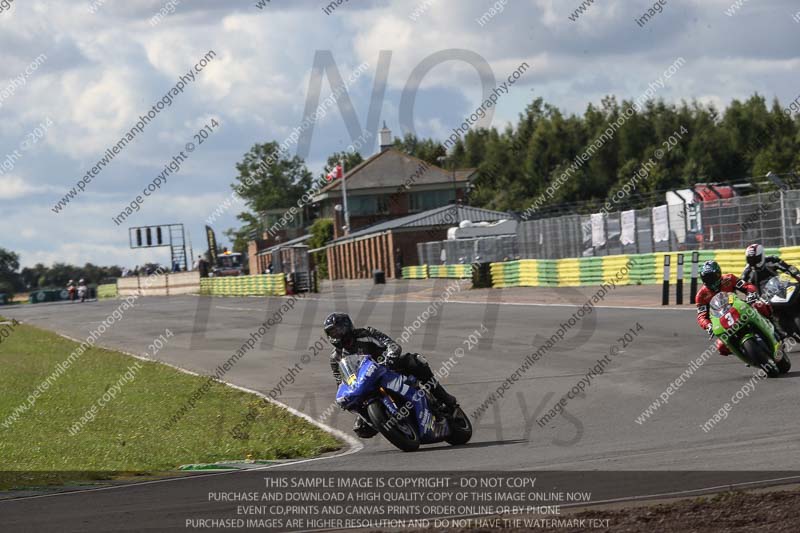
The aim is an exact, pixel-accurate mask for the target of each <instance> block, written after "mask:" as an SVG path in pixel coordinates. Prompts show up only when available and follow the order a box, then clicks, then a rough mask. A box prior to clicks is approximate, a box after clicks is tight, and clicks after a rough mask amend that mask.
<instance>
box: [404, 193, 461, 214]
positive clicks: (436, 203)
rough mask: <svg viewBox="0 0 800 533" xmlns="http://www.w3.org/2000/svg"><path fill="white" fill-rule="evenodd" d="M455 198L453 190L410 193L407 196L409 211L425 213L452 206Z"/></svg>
mask: <svg viewBox="0 0 800 533" xmlns="http://www.w3.org/2000/svg"><path fill="white" fill-rule="evenodd" d="M455 197H456V193H455V191H454V190H453V189H445V190H440V191H419V192H412V193H411V194H410V195H409V211H412V212H416V211H427V210H428V209H434V208H436V207H442V206H443V205H448V204H452V203H453V201H454V200H455Z"/></svg>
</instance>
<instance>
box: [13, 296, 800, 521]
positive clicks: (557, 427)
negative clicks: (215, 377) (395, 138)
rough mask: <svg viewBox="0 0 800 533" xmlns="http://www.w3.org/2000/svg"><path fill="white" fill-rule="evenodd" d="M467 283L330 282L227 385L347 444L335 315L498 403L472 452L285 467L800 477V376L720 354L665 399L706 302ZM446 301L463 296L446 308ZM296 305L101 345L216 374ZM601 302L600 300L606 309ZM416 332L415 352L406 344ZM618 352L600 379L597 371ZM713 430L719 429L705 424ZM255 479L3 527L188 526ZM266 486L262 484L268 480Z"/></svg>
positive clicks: (153, 304) (621, 490)
mask: <svg viewBox="0 0 800 533" xmlns="http://www.w3.org/2000/svg"><path fill="white" fill-rule="evenodd" d="M468 286H469V284H468V283H467V282H463V283H461V284H460V285H459V284H458V282H457V281H455V280H437V281H435V282H434V281H430V280H424V281H422V280H421V281H390V282H389V284H388V285H386V286H378V287H377V288H376V287H373V286H370V285H367V284H365V283H356V282H345V283H337V284H335V285H333V286H331V285H330V284H326V285H325V287H324V291H323V293H321V294H317V295H311V296H307V297H302V298H299V299H298V300H297V301H296V303H295V304H294V308H293V309H290V310H288V311H286V312H285V314H283V315H282V319H281V321H280V324H279V325H277V326H275V327H272V328H270V330H269V331H268V332H267V334H266V335H265V336H264V337H263V338H262V339H261V340H260V341H259V343H258V344H257V345H256V348H255V349H254V350H253V351H251V352H250V353H248V354H247V355H246V356H245V357H243V358H242V359H241V360H240V361H239V362H238V364H236V365H235V366H234V367H233V368H232V369H231V370H230V371H229V372H228V373H227V374H226V375H225V377H224V378H223V379H224V380H225V381H228V382H230V383H233V384H236V385H238V386H241V387H246V388H248V389H253V390H256V391H259V392H261V393H264V394H270V392H272V395H274V397H275V398H276V399H277V400H278V401H280V402H283V403H285V404H287V405H289V406H291V407H293V408H295V409H297V410H299V411H301V412H304V413H306V414H308V415H310V416H311V417H313V418H315V419H317V420H319V419H320V418H321V417H322V418H324V421H325V423H326V424H329V425H331V426H333V427H335V428H338V429H340V430H342V431H347V432H349V431H350V427H351V425H352V420H353V417H352V415H350V414H348V413H344V412H341V411H339V410H338V409H328V408H329V407H330V406H331V402H332V401H333V399H334V389H335V387H334V382H333V378H332V377H331V373H330V367H329V364H328V353H329V349H328V348H327V346H326V347H324V348H323V349H322V350H319V349H316V348H314V344H315V342H316V341H319V340H320V338H321V334H322V331H321V328H320V324H321V322H322V320H323V319H324V317H325V316H326V315H327V314H328V313H329V312H332V311H334V310H337V311H345V312H349V313H350V314H351V316H352V317H353V319H354V321H355V322H356V323H357V324H361V325H370V326H373V327H375V328H378V329H380V330H382V331H384V332H386V333H388V334H389V335H391V336H392V337H394V338H395V339H396V340H398V342H400V343H401V344H402V345H403V349H404V350H405V351H413V352H419V353H422V354H424V355H425V357H426V358H427V360H428V361H429V363H430V364H431V367H432V368H433V369H434V370H435V371H436V370H439V369H440V368H446V369H447V371H446V372H445V373H446V377H444V378H443V380H442V381H443V383H444V384H445V385H446V387H447V388H448V390H449V391H450V392H451V393H453V394H454V395H456V396H457V397H458V399H459V401H460V403H461V405H462V407H463V408H464V410H465V411H466V412H467V413H468V414H469V415H470V416H471V417H472V416H473V414H474V413H476V410H479V409H480V408H481V406H482V405H484V406H485V407H484V409H483V413H482V415H481V416H480V417H479V419H478V420H473V424H474V426H475V431H474V435H473V438H472V441H471V442H470V443H469V444H468V445H466V446H461V447H451V446H449V445H446V444H441V445H434V446H427V447H423V448H421V449H420V451H419V452H416V453H413V454H407V453H402V452H399V451H398V450H396V449H394V448H393V447H392V446H391V445H390V444H389V443H388V442H386V441H385V440H384V439H383V438H382V437H380V436H378V437H375V438H373V439H370V440H368V441H364V448H363V449H361V450H358V451H356V452H355V453H350V454H347V455H343V456H332V457H325V458H321V459H319V460H312V461H309V462H302V463H295V464H293V465H287V466H285V467H280V466H279V467H271V468H278V469H287V468H288V469H291V470H292V471H299V470H309V471H320V470H330V471H345V472H354V471H392V472H407V471H410V470H415V471H450V472H453V471H464V470H474V471H495V472H501V471H502V472H505V471H523V470H524V471H536V472H539V473H542V475H545V476H546V475H547V473H546V471H548V472H550V474H549V478H547V479H550V480H551V481H552V483H554V484H558V483H559V482H561V483H562V484H568V485H573V486H574V488H575V489H576V490H577V489H580V490H585V491H592V493H593V496H592V501H599V500H607V499H615V498H625V497H632V496H646V495H648V496H649V495H663V494H667V493H686V494H690V493H689V492H685V491H692V490H702V489H707V488H711V487H716V488H717V490H718V489H719V487H720V486H734V485H735V484H736V483H737V482H752V483H754V484H758V482H761V481H765V482H766V484H769V483H777V482H778V480H780V482H786V481H788V480H796V479H800V471H796V470H797V466H798V465H800V439H799V438H798V437H800V429H798V427H797V424H796V422H797V421H798V415H797V390H798V387H799V386H800V379H799V378H800V371H791V372H790V373H789V374H787V375H785V376H782V377H780V378H777V379H768V380H767V379H763V380H758V379H754V378H753V374H754V372H753V369H751V368H747V367H745V365H743V364H742V363H741V362H740V361H738V360H737V359H735V358H733V357H722V356H720V355H718V354H717V353H716V352H714V353H713V354H712V355H711V356H710V357H708V358H707V359H706V360H705V362H704V363H702V364H701V365H700V366H697V365H696V364H695V365H693V366H694V367H695V368H697V370H692V371H691V372H692V373H691V376H690V377H686V379H685V380H683V382H682V383H681V384H680V385H679V386H675V385H673V387H672V389H670V390H671V391H672V392H667V388H668V387H669V386H670V384H672V383H673V382H674V381H675V380H676V378H678V377H679V376H680V375H681V374H682V373H683V372H685V371H688V370H690V369H691V368H692V366H690V361H692V360H696V359H697V358H698V357H700V355H701V354H702V353H703V351H704V350H706V349H707V348H708V347H709V345H710V342H709V340H708V339H707V337H706V335H705V333H704V332H703V331H701V330H700V329H699V328H698V327H697V325H696V323H695V312H694V307H693V306H691V305H685V306H683V307H682V308H677V307H660V306H658V305H657V304H658V303H659V302H660V297H661V292H660V291H661V288H660V286H647V287H620V288H617V289H614V288H610V289H599V288H598V287H582V288H579V289H569V288H560V289H503V290H477V291H469V290H468ZM448 291H449V294H450V296H449V297H448V301H447V302H446V303H444V304H436V303H435V302H437V299H438V298H441V297H442V296H443V295H445V294H447V293H448ZM601 293H603V294H602V298H601V297H600V296H601ZM288 301H289V300H288V299H287V298H252V297H245V298H210V297H196V296H175V297H148V298H140V299H138V301H137V302H136V305H135V307H134V308H133V309H131V310H129V311H127V312H126V313H125V315H124V318H123V320H122V321H121V322H119V323H117V324H115V325H114V326H113V327H111V328H110V329H109V330H108V331H106V333H105V334H104V335H103V336H102V339H101V340H100V341H99V342H98V344H100V345H102V346H106V347H109V348H116V349H121V350H125V351H128V352H132V353H137V354H143V353H144V351H145V349H146V347H147V345H148V344H149V343H150V341H151V340H152V339H153V338H154V337H156V336H158V335H159V334H161V333H163V332H164V328H167V327H168V328H170V329H171V330H172V332H173V333H174V334H175V337H174V338H172V339H171V340H170V343H169V344H168V346H167V347H166V348H164V349H163V350H162V351H161V353H160V354H159V356H160V357H161V360H163V361H164V362H167V363H169V364H172V365H176V366H179V367H181V368H185V369H188V370H191V371H194V372H197V373H200V374H206V375H208V374H212V373H213V372H214V370H215V369H216V368H217V366H218V365H221V364H222V363H223V362H225V361H226V360H227V359H228V358H229V357H230V356H231V355H232V354H233V353H234V352H235V351H236V350H237V349H238V348H239V347H240V346H241V345H242V344H243V343H244V342H245V341H246V340H247V339H248V337H249V336H250V335H251V333H252V332H253V331H255V330H257V329H258V326H259V325H260V324H261V323H262V322H264V321H265V320H267V319H269V318H271V317H274V318H276V317H277V316H278V315H276V313H277V312H279V309H280V307H281V306H282V305H284V304H286V303H287V302H288ZM686 301H687V302H688V298H687V300H686ZM588 302H592V303H593V304H595V305H594V306H593V307H591V312H589V305H587V303H588ZM118 305H119V301H118V300H104V301H99V302H92V303H85V304H62V305H25V306H18V307H13V308H8V309H4V310H3V315H4V316H6V317H8V318H16V319H17V320H19V321H21V322H25V323H29V324H33V325H36V326H40V327H43V328H46V329H49V330H52V331H56V332H58V333H61V334H64V335H68V336H70V337H73V338H77V339H83V338H85V337H86V336H87V334H88V332H89V331H91V330H92V329H93V328H95V327H97V326H98V324H99V323H100V322H101V321H103V320H104V319H105V318H106V317H107V316H108V315H109V314H110V313H111V312H112V311H113V310H114V309H115V308H116V307H117V306H118ZM581 308H582V312H581V313H580V315H581V316H580V317H578V310H579V309H581ZM284 309H285V307H284ZM426 309H428V313H425V311H426ZM431 309H435V310H436V313H435V315H436V316H431V315H432V314H433V313H432V312H431V311H430V310H431ZM426 315H427V316H428V317H429V318H428V319H427V320H425V316H426ZM571 319H572V323H570V320H571ZM404 331H405V332H406V335H407V337H406V338H407V339H408V340H407V341H406V342H403V341H402V340H401V338H402V335H403V334H404ZM559 331H560V332H561V336H563V339H561V338H558V336H559ZM626 334H627V335H628V337H627V339H626V338H625V336H626ZM470 335H472V337H470ZM554 335H555V336H556V337H555V339H557V340H555V344H554V345H553V347H552V348H551V349H549V350H547V351H546V352H545V353H543V354H542V355H541V357H540V358H539V359H538V360H537V361H535V362H534V363H533V364H532V365H531V366H530V367H529V368H528V369H527V370H526V371H524V372H520V373H519V376H520V377H519V379H518V380H517V381H515V382H511V383H510V384H509V385H508V390H506V391H504V393H503V397H500V398H497V399H496V401H494V402H489V403H485V402H486V401H487V399H490V398H491V397H492V396H491V395H492V393H495V394H497V391H498V389H499V388H500V387H501V385H502V383H503V382H504V381H505V380H506V379H507V378H509V376H511V375H512V374H513V373H514V372H515V371H517V369H519V368H520V365H521V364H522V363H523V361H524V359H525V358H526V357H527V356H529V355H530V354H532V353H533V352H535V351H537V350H538V349H539V347H540V346H541V345H543V344H545V342H546V340H547V339H553V338H554V337H553V336H554ZM320 345H321V343H318V344H317V346H320ZM458 349H461V350H463V352H462V351H458ZM540 353H541V352H540ZM304 357H305V358H304ZM604 357H605V358H606V363H605V364H604V365H603V366H602V367H600V368H601V369H602V371H601V372H598V373H597V374H596V375H591V376H588V375H587V374H589V373H590V372H591V371H592V369H593V368H595V369H597V368H598V367H597V365H598V360H600V359H602V358H604ZM303 358H304V359H303ZM304 360H305V361H308V362H307V363H304ZM448 360H449V361H450V362H449V363H448V364H446V365H444V366H443V364H444V363H445V361H448ZM298 364H299V365H300V367H301V369H300V371H299V372H298V373H297V375H296V376H293V379H294V382H293V383H287V379H285V377H286V375H287V373H288V369H290V368H291V367H295V368H297V367H296V365H298ZM797 365H800V361H798V362H797ZM798 369H800V366H798ZM282 380H283V383H284V384H283V385H280V384H281V381H282ZM581 380H583V385H584V387H583V390H582V392H580V393H579V394H577V395H573V396H574V397H571V398H569V399H568V400H567V402H566V404H565V407H564V410H563V413H562V414H557V413H555V412H554V416H553V417H552V419H550V420H548V421H546V422H541V423H537V420H539V419H540V417H542V416H544V415H546V414H547V413H548V412H549V411H550V410H551V409H552V408H553V406H554V405H555V404H556V403H558V402H559V400H560V399H561V398H562V397H564V395H566V394H567V393H568V392H569V391H570V390H572V389H573V387H576V386H578V384H579V383H580V382H581ZM745 389H746V392H747V394H746V395H745V393H744V391H745ZM575 390H576V391H577V390H578V389H575ZM737 394H738V396H740V398H737ZM660 397H664V398H666V399H667V401H668V403H664V402H663V401H662V403H661V405H659V406H658V407H657V409H655V410H653V411H652V412H651V416H650V417H649V418H646V419H643V418H639V422H637V417H640V416H641V415H642V413H643V412H644V411H645V410H646V409H647V408H648V407H649V406H651V403H652V402H654V401H656V400H658V399H659V398H660ZM734 399H735V402H734V401H733V400H734ZM726 403H728V404H729V406H730V409H728V410H726V412H725V418H724V419H721V417H719V416H718V419H720V420H719V422H715V423H714V424H712V426H709V425H708V421H709V419H711V418H712V417H713V416H714V414H715V413H718V412H719V411H720V409H722V408H723V406H724V405H725V404H726ZM326 410H328V413H329V414H328V415H325V414H324V413H325V412H326ZM640 422H641V423H640ZM704 424H706V430H704V429H702V428H701V426H702V425H704ZM565 471H580V472H584V474H581V475H576V474H574V473H570V472H565ZM636 471H642V472H651V471H657V472H653V473H636ZM676 471H677V472H683V473H679V474H675V472H676ZM607 472H623V473H622V474H607ZM659 472H660V473H659ZM254 475H256V474H254V473H249V474H247V473H237V474H224V475H211V476H208V475H207V476H202V477H201V476H197V477H190V478H188V479H186V478H184V479H181V480H175V481H169V480H168V481H164V482H157V483H150V484H141V485H134V486H129V487H121V488H120V487H115V488H112V489H108V490H101V491H95V492H77V493H71V494H59V495H54V496H45V497H39V498H33V499H16V500H5V501H0V517H2V523H3V529H4V530H12V531H17V530H19V531H39V530H44V529H50V528H51V527H54V526H55V524H59V525H60V526H59V527H58V528H57V529H58V530H60V531H72V530H75V531H77V530H81V531H134V530H145V529H151V530H159V531H161V530H168V529H174V530H176V531H177V530H185V525H184V520H185V519H186V518H188V517H191V516H193V515H197V514H202V512H203V505H204V503H205V502H206V501H207V500H205V499H204V497H205V496H204V495H206V496H207V494H208V492H210V491H220V490H234V489H235V487H243V486H247V485H253V483H256V482H257V481H254V479H255V478H254V477H253V476H254ZM257 475H260V478H263V472H262V473H261V474H257ZM248 476H249V478H248ZM262 483H263V481H262ZM578 485H581V486H580V487H578ZM231 505H233V504H231ZM220 509H221V508H220ZM126 518H127V519H126ZM6 528H10V529H6Z"/></svg>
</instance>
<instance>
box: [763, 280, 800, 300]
mask: <svg viewBox="0 0 800 533" xmlns="http://www.w3.org/2000/svg"><path fill="white" fill-rule="evenodd" d="M795 288H796V286H795V284H793V283H790V281H789V280H786V279H782V278H780V277H779V276H773V277H771V278H769V281H767V283H766V285H764V295H765V296H766V297H767V298H768V299H769V300H770V301H771V302H774V303H785V302H787V301H788V300H789V299H790V298H791V297H792V294H793V293H794V291H795Z"/></svg>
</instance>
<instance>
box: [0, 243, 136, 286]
mask: <svg viewBox="0 0 800 533" xmlns="http://www.w3.org/2000/svg"><path fill="white" fill-rule="evenodd" d="M121 275H122V269H121V268H120V267H118V266H98V265H94V264H92V263H86V264H85V265H83V266H76V265H69V264H66V263H54V264H53V265H52V266H49V267H48V266H45V265H44V264H42V263H37V264H36V265H34V266H33V267H24V268H23V269H22V270H20V268H19V254H17V253H16V252H12V251H10V250H6V249H5V248H0V293H6V294H15V293H17V292H24V291H29V290H35V289H41V288H45V287H52V288H58V287H65V286H66V285H67V282H68V281H69V280H74V281H75V282H77V281H78V280H79V279H81V278H83V279H85V280H86V282H87V283H89V284H93V283H100V282H102V281H103V280H105V279H109V278H118V277H119V276H121Z"/></svg>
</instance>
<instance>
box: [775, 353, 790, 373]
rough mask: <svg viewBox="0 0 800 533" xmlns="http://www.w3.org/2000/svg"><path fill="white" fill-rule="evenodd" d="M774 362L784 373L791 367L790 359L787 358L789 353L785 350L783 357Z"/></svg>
mask: <svg viewBox="0 0 800 533" xmlns="http://www.w3.org/2000/svg"><path fill="white" fill-rule="evenodd" d="M776 364H777V365H778V370H780V373H781V374H785V373H787V372H788V371H789V370H791V369H792V361H791V360H789V354H787V353H786V350H784V351H783V357H782V358H781V360H780V361H778V362H777V363H776Z"/></svg>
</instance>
